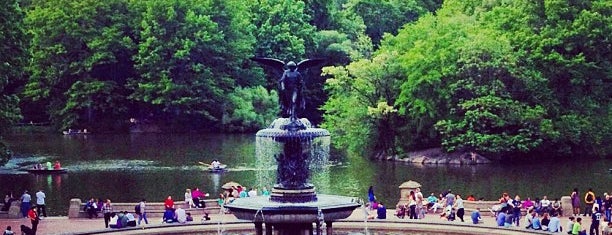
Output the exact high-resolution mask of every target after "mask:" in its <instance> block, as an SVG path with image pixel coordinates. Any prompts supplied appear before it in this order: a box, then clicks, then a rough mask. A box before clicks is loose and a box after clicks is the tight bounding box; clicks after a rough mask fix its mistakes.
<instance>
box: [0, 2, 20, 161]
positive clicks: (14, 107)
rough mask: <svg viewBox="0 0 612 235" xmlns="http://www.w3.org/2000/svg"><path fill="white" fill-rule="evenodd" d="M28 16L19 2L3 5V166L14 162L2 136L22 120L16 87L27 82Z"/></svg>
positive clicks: (0, 64)
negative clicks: (25, 68)
mask: <svg viewBox="0 0 612 235" xmlns="http://www.w3.org/2000/svg"><path fill="white" fill-rule="evenodd" d="M23 18H24V13H23V11H22V10H21V7H20V6H19V1H17V0H7V1H2V3H0V19H1V21H2V22H1V23H0V54H1V55H3V56H2V57H1V58H0V166H3V165H4V164H6V162H8V160H9V159H10V158H11V152H10V150H9V149H8V147H7V146H6V145H5V144H4V143H2V135H3V134H4V133H5V132H6V130H8V129H9V128H10V127H11V126H12V125H13V124H14V123H16V122H18V121H19V120H20V119H21V114H20V110H19V105H18V104H19V98H18V97H17V95H16V94H15V92H16V91H15V85H16V84H19V83H20V82H21V81H22V80H23V76H24V70H23V65H24V61H25V58H26V57H25V48H26V39H25V34H24V28H23Z"/></svg>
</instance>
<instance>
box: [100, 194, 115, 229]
mask: <svg viewBox="0 0 612 235" xmlns="http://www.w3.org/2000/svg"><path fill="white" fill-rule="evenodd" d="M102 213H103V214H104V227H105V228H108V226H109V223H110V221H111V217H113V214H114V213H113V206H112V205H111V200H110V199H106V202H105V203H104V205H103V206H102ZM115 224H116V222H115Z"/></svg>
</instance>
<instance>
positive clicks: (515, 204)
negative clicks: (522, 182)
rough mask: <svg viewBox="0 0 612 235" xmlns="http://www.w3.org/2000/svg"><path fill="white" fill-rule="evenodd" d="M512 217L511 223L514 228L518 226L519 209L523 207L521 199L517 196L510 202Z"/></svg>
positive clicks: (519, 218) (519, 219)
mask: <svg viewBox="0 0 612 235" xmlns="http://www.w3.org/2000/svg"><path fill="white" fill-rule="evenodd" d="M511 205H512V217H513V219H514V221H512V222H513V223H514V224H515V225H516V227H518V226H520V225H519V224H520V221H521V208H522V207H523V203H521V197H519V195H518V194H517V195H516V196H514V200H512V203H511Z"/></svg>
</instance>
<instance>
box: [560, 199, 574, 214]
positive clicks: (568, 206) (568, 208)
mask: <svg viewBox="0 0 612 235" xmlns="http://www.w3.org/2000/svg"><path fill="white" fill-rule="evenodd" d="M560 202H561V210H563V216H568V215H572V214H573V213H574V208H573V207H572V198H571V197H570V196H563V197H561V201H560Z"/></svg>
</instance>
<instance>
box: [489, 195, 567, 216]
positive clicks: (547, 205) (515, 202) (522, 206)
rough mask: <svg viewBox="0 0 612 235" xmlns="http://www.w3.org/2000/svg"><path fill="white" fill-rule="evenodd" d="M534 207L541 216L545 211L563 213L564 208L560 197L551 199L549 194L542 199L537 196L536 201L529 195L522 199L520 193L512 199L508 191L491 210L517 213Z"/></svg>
mask: <svg viewBox="0 0 612 235" xmlns="http://www.w3.org/2000/svg"><path fill="white" fill-rule="evenodd" d="M532 209H533V211H534V212H535V213H537V214H538V215H539V216H543V215H544V213H548V214H551V215H552V214H558V215H559V216H562V215H563V209H562V207H561V201H559V199H555V200H553V201H550V200H549V199H548V197H547V196H543V197H542V199H540V198H535V200H534V201H532V200H531V198H530V197H527V198H526V199H525V200H521V197H520V196H519V195H516V196H514V199H512V198H511V197H510V196H509V195H508V193H503V194H502V196H501V198H500V199H499V205H496V206H494V207H493V208H491V211H492V212H493V213H495V215H497V213H499V212H500V211H502V210H505V211H507V212H512V213H514V214H515V215H517V214H520V212H521V211H529V210H532ZM518 216H520V215H518Z"/></svg>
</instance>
